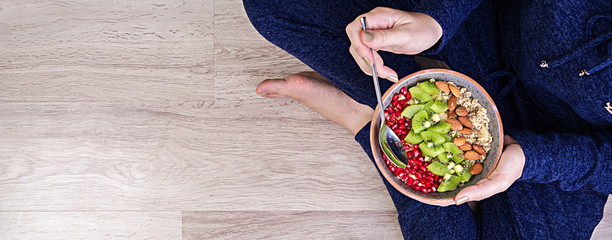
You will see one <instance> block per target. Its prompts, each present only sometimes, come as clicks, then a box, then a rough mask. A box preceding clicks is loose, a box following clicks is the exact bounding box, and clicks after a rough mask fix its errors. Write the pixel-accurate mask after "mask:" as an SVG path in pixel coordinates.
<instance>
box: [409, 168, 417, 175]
mask: <svg viewBox="0 0 612 240" xmlns="http://www.w3.org/2000/svg"><path fill="white" fill-rule="evenodd" d="M408 172H409V173H410V174H412V175H414V174H415V173H416V170H414V169H410V171H408Z"/></svg>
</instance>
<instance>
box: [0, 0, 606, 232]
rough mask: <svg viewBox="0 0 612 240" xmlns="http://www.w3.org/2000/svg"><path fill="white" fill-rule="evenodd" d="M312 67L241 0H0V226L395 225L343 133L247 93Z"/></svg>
mask: <svg viewBox="0 0 612 240" xmlns="http://www.w3.org/2000/svg"><path fill="white" fill-rule="evenodd" d="M308 69H309V68H308V67H307V66H305V65H304V64H302V63H301V62H299V61H298V60H296V59H294V58H293V57H291V56H289V55H288V54H287V53H285V52H283V51H282V50H280V49H278V48H277V47H275V46H273V45H271V44H270V43H268V42H266V41H265V40H264V39H263V38H262V37H261V36H259V35H258V34H257V32H256V31H255V30H254V29H253V27H252V26H251V25H250V23H249V22H248V19H247V18H246V15H245V13H244V10H243V9H242V5H241V1H240V0H228V1H221V0H198V1H188V0H184V1H183V0H177V1H172V0H145V1H121V0H120V1H101V0H100V1H95V0H63V1H59V0H58V1H21V0H3V1H0V239H181V238H182V239H302V238H305V239H320V238H326V239H399V238H401V234H400V232H399V226H398V224H397V223H396V217H397V215H396V213H395V211H394V208H393V205H392V202H391V200H390V199H389V197H388V195H387V193H386V190H385V189H384V186H383V184H382V181H381V179H380V177H379V176H378V175H377V173H376V170H375V169H374V167H373V165H372V164H371V163H370V161H369V160H368V158H367V156H366V155H365V154H364V153H363V152H362V150H361V148H360V147H359V145H358V144H357V143H356V142H354V141H353V140H352V136H351V134H350V133H349V132H348V131H346V130H344V129H342V128H341V127H339V126H337V125H335V124H334V123H332V122H329V121H327V120H325V119H324V118H322V117H321V116H319V115H318V114H316V113H315V112H313V111H311V110H309V109H308V108H306V107H304V106H302V105H300V104H299V103H297V102H295V101H292V100H289V99H264V98H261V97H259V96H257V95H256V94H255V92H254V89H255V87H256V86H257V84H258V83H259V82H260V81H262V80H263V79H265V78H268V77H282V76H285V75H287V74H290V73H293V72H296V71H302V70H308ZM330 145H336V146H337V147H335V148H330V147H329V146H330ZM608 209H610V208H608ZM607 211H608V212H607V215H606V219H604V221H602V223H601V224H600V226H598V229H597V231H596V233H595V235H594V237H593V238H594V239H603V238H605V237H606V236H607V237H609V235H610V233H612V220H611V219H610V218H612V217H611V215H612V212H611V211H610V210H607Z"/></svg>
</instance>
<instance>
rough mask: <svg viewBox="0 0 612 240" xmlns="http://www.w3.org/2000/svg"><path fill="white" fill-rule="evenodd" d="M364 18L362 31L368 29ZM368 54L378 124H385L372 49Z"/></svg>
mask: <svg viewBox="0 0 612 240" xmlns="http://www.w3.org/2000/svg"><path fill="white" fill-rule="evenodd" d="M365 20H366V18H365V17H362V18H361V29H363V30H368V27H367V26H366V21H365ZM370 52H372V80H373V81H374V88H375V89H376V100H378V108H379V111H378V113H379V114H380V122H381V123H382V124H384V123H385V114H384V113H383V107H384V105H383V103H382V97H381V94H380V84H379V83H378V75H377V74H376V66H374V65H375V64H374V59H373V58H374V50H373V49H372V48H370Z"/></svg>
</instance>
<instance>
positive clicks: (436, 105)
mask: <svg viewBox="0 0 612 240" xmlns="http://www.w3.org/2000/svg"><path fill="white" fill-rule="evenodd" d="M431 110H433V111H434V112H437V113H443V112H446V110H448V104H447V103H444V102H442V101H434V102H433V104H432V105H431Z"/></svg>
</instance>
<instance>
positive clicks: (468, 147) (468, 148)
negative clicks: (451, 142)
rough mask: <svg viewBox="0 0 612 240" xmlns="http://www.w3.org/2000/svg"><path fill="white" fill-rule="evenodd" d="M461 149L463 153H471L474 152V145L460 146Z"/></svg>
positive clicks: (465, 144)
mask: <svg viewBox="0 0 612 240" xmlns="http://www.w3.org/2000/svg"><path fill="white" fill-rule="evenodd" d="M459 149H461V151H464V152H465V151H470V150H472V144H469V143H464V144H463V145H461V146H459Z"/></svg>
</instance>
